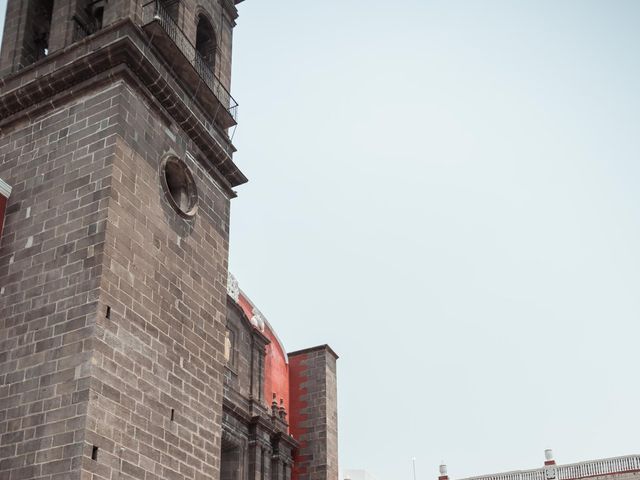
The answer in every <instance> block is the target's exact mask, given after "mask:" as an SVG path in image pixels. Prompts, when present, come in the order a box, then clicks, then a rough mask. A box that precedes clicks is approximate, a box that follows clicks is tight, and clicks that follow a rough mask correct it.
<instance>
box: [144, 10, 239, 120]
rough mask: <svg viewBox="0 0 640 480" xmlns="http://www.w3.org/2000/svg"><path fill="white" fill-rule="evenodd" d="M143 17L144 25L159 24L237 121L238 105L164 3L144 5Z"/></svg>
mask: <svg viewBox="0 0 640 480" xmlns="http://www.w3.org/2000/svg"><path fill="white" fill-rule="evenodd" d="M142 17H143V24H144V25H147V24H149V23H151V22H158V24H159V25H160V26H161V27H162V29H163V30H164V31H165V33H166V34H167V35H168V36H169V38H171V40H172V41H173V43H174V44H175V45H176V46H177V47H178V49H179V50H180V51H181V52H182V54H183V55H184V56H185V57H186V58H187V60H188V61H189V62H190V63H191V65H192V66H193V68H194V69H195V70H196V72H198V75H200V78H202V80H203V81H204V82H205V83H206V84H207V86H208V87H209V89H210V90H211V91H212V92H213V93H214V95H215V96H216V98H217V99H218V100H219V101H220V103H221V104H222V105H223V106H224V108H226V109H227V111H228V112H229V114H230V115H231V116H232V117H233V119H234V121H237V116H238V103H237V102H236V101H235V99H234V98H233V97H232V96H231V94H230V93H229V91H228V90H227V89H226V88H225V87H224V85H223V84H222V82H221V81H220V79H219V78H218V77H217V76H216V75H215V73H214V72H213V70H212V69H211V67H209V62H208V61H207V60H206V59H205V57H203V56H202V55H201V54H200V52H198V51H197V50H196V47H195V46H194V45H193V44H192V43H191V42H190V41H189V39H188V38H187V36H186V35H185V33H184V32H183V31H182V30H181V29H180V27H178V25H177V24H176V21H175V20H174V19H173V18H172V17H171V15H170V14H169V12H167V10H166V9H165V8H164V6H163V5H162V2H161V1H159V0H155V1H151V2H149V3H146V4H145V5H143V7H142Z"/></svg>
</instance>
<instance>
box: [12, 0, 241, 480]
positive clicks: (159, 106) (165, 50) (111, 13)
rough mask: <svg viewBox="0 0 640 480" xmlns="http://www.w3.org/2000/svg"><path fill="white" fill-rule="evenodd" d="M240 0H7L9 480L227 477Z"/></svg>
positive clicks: (237, 176) (200, 479)
mask: <svg viewBox="0 0 640 480" xmlns="http://www.w3.org/2000/svg"><path fill="white" fill-rule="evenodd" d="M240 1H241V0H164V1H150V0H8V8H7V14H6V24H5V28H4V37H3V40H2V50H1V52H0V180H1V181H2V184H3V185H8V186H10V187H11V188H10V193H11V194H10V195H8V194H7V195H5V197H6V200H4V201H6V216H5V219H4V229H3V231H2V233H1V235H2V236H1V238H0V478H3V479H4V478H6V479H8V480H18V479H38V480H61V479H65V480H67V479H71V480H76V479H80V478H82V479H92V480H97V479H104V480H107V479H110V480H112V479H122V480H124V479H145V480H151V479H172V480H183V479H184V480H186V479H189V480H192V479H198V480H204V479H218V478H219V476H220V448H221V414H222V392H223V372H224V364H225V357H224V347H223V345H224V339H225V315H226V281H227V259H228V227H229V204H230V200H231V198H233V196H234V191H233V188H234V187H235V186H237V185H239V184H242V183H244V182H246V178H245V177H244V175H243V174H242V173H241V172H240V171H239V170H238V168H237V167H236V165H235V164H234V163H233V160H232V155H233V152H234V150H235V149H234V147H233V145H232V142H231V139H230V135H229V132H230V130H231V129H232V128H234V127H235V124H236V111H237V104H236V102H235V100H234V99H233V97H231V95H230V94H229V90H230V78H231V75H230V72H231V43H232V31H233V27H234V25H235V19H236V18H237V8H236V6H237V4H238V3H240ZM6 190H7V191H9V189H8V188H6Z"/></svg>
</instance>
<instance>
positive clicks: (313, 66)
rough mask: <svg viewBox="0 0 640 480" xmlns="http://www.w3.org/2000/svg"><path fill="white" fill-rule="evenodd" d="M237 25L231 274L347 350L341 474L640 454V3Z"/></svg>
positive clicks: (278, 4) (424, 10) (320, 12)
mask: <svg viewBox="0 0 640 480" xmlns="http://www.w3.org/2000/svg"><path fill="white" fill-rule="evenodd" d="M5 5H6V0H0V6H2V8H1V10H2V11H3V12H4V7H5ZM239 10H240V15H241V16H240V18H239V20H238V27H237V28H236V33H235V51H234V82H233V94H234V96H235V97H236V98H237V100H238V101H239V103H240V117H239V120H240V125H239V127H238V130H237V132H236V136H235V143H236V145H237V147H238V153H237V155H236V157H235V159H236V162H237V164H238V165H239V166H240V168H241V169H242V170H243V171H244V173H245V174H246V175H247V176H248V177H249V179H250V183H249V184H247V185H245V186H242V187H240V188H238V193H239V196H238V198H237V199H235V200H234V201H233V208H232V234H231V269H232V271H233V272H234V273H235V275H236V276H237V277H238V279H239V281H240V285H241V287H242V288H243V290H244V291H245V292H246V293H247V294H248V295H249V296H250V297H251V298H252V300H253V301H254V302H255V303H256V304H257V306H258V307H259V308H260V309H261V310H262V312H263V313H264V314H265V316H266V317H267V318H268V319H269V321H270V322H271V323H272V325H273V326H274V327H275V328H276V329H277V331H278V334H279V336H280V337H281V339H282V340H283V342H284V343H285V345H286V347H287V348H288V349H289V350H295V349H299V348H304V347H308V346H313V345H317V344H322V343H329V344H330V345H331V346H332V347H333V348H334V349H335V350H336V351H337V352H338V353H339V354H340V356H341V357H340V360H339V392H338V396H339V404H340V410H339V414H340V417H339V429H340V463H341V467H343V468H364V469H367V470H369V471H370V472H371V473H373V474H374V475H375V476H377V477H378V479H379V480H402V479H406V480H411V458H412V457H416V461H417V474H418V478H419V479H420V480H428V479H431V480H433V479H434V478H435V477H436V476H437V466H438V464H439V463H440V462H441V461H442V460H444V461H445V462H446V463H447V464H448V465H449V473H450V475H451V476H452V477H454V478H455V477H461V476H469V475H475V474H483V473H490V472H496V471H502V470H509V469H520V468H533V467H538V466H541V465H542V462H543V459H544V456H543V451H544V449H545V448H553V449H554V451H555V453H556V457H557V459H558V461H559V462H560V463H567V462H574V461H580V460H588V459H594V458H601V457H607V456H617V455H624V454H630V453H640V451H639V447H638V433H637V432H638V430H639V428H640V415H638V405H639V404H640V381H639V380H638V365H639V364H640V362H639V359H638V357H639V356H640V354H639V347H638V344H639V342H638V340H639V339H640V321H639V320H640V319H639V317H640V295H639V293H638V292H639V290H640V250H639V248H638V247H639V245H640V201H639V200H640V198H639V196H640V193H639V189H638V185H639V184H640V159H639V158H638V157H639V152H640V55H639V53H640V52H639V48H640V47H639V45H640V28H638V25H639V24H640V2H637V1H604V0H602V1H599V2H595V1H587V0H580V1H577V0H576V1H568V0H567V1H560V0H549V1H528V2H526V1H488V0H485V1H479V0H474V1H453V0H441V1H429V0H394V1H389V0H385V1H381V0H368V1H365V0H358V1H356V0H341V1H337V0H330V1H324V2H320V1H314V2H311V1H300V0H296V1H294V0H247V1H245V2H244V3H242V4H240V5H239Z"/></svg>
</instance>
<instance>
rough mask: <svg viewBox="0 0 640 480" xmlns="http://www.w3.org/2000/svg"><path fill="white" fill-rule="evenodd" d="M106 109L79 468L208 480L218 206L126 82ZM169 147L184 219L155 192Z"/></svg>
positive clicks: (221, 284) (215, 377)
mask: <svg viewBox="0 0 640 480" xmlns="http://www.w3.org/2000/svg"><path fill="white" fill-rule="evenodd" d="M118 104H119V107H120V109H121V118H120V122H121V124H122V125H123V126H124V128H125V131H126V133H125V134H124V135H123V137H122V138H118V141H117V143H116V147H115V152H114V156H113V172H112V198H111V201H110V203H109V207H108V221H107V227H106V237H105V249H104V274H103V281H102V285H101V286H102V296H101V299H100V304H101V312H100V314H99V315H98V321H97V325H96V340H95V354H94V357H93V365H94V368H93V370H92V383H91V394H90V399H89V406H88V419H87V433H86V439H87V442H88V443H89V444H90V445H95V446H96V447H98V458H97V461H91V462H85V464H84V465H83V470H84V471H85V472H87V473H89V472H90V473H92V474H93V477H91V478H92V479H95V480H98V479H105V480H106V479H112V478H123V479H124V478H134V479H145V480H150V479H155V478H158V479H174V480H183V479H184V480H186V479H189V480H204V479H207V480H208V479H212V478H217V477H218V475H219V462H220V458H219V454H220V446H221V438H220V437H221V415H222V384H223V368H224V362H225V359H224V348H223V344H224V343H223V342H224V334H225V314H226V279H227V257H228V253H227V252H228V221H229V219H228V217H229V199H228V198H227V197H226V196H225V195H224V194H223V193H221V191H220V190H219V189H218V188H217V186H216V185H215V184H214V182H213V180H212V179H211V177H210V176H209V175H208V174H207V173H206V172H205V171H204V170H203V169H202V168H201V166H200V164H199V163H198V162H196V161H195V160H194V159H193V158H190V157H189V156H187V155H186V152H187V151H190V152H191V153H193V155H194V156H195V157H197V156H198V151H197V150H196V149H195V147H194V146H193V145H191V144H190V143H189V140H188V138H187V137H186V136H185V135H184V133H183V132H181V131H180V130H179V129H177V128H175V127H174V126H172V125H171V123H170V122H169V121H168V120H167V119H166V118H165V117H164V116H162V115H161V114H160V113H159V112H158V111H157V110H156V109H155V108H154V107H153V105H152V104H150V103H148V102H147V101H144V100H143V99H142V98H141V96H140V95H139V94H137V92H134V91H133V90H131V89H130V88H129V87H128V86H126V85H122V89H121V92H120V98H119V100H118ZM169 151H173V152H175V153H176V154H177V156H178V157H179V158H182V159H184V161H185V162H186V163H187V165H188V166H189V168H190V169H191V171H192V173H193V176H194V178H195V180H196V184H197V189H198V197H199V202H198V212H197V214H196V216H195V217H194V218H193V219H190V220H187V219H184V218H182V217H180V216H179V215H178V214H177V213H176V212H175V211H174V210H173V209H172V208H171V206H170V205H169V203H168V201H167V199H166V197H165V193H164V191H163V190H162V187H161V183H160V163H161V161H162V159H163V156H164V154H165V153H166V152H169ZM107 307H109V315H108V317H109V318H107V315H106V309H107ZM119 476H120V477H119Z"/></svg>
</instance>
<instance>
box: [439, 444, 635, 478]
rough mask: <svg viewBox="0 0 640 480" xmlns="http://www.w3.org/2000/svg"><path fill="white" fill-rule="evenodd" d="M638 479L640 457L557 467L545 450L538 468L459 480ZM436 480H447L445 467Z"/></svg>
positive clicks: (551, 456) (548, 451) (617, 458)
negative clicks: (540, 465) (543, 458)
mask: <svg viewBox="0 0 640 480" xmlns="http://www.w3.org/2000/svg"><path fill="white" fill-rule="evenodd" d="M583 478H589V479H594V480H600V479H602V480H605V479H606V480H640V455H628V456H626V457H615V458H603V459H600V460H588V461H586V462H579V463H571V464H565V465H557V464H556V461H555V460H554V458H553V453H552V451H551V450H545V462H544V466H543V467H541V468H534V469H532V470H516V471H512V472H501V473H491V474H488V475H479V476H474V477H467V478H464V479H460V480H579V479H583ZM438 480H449V476H448V474H447V466H446V465H440V476H439V477H438Z"/></svg>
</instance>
